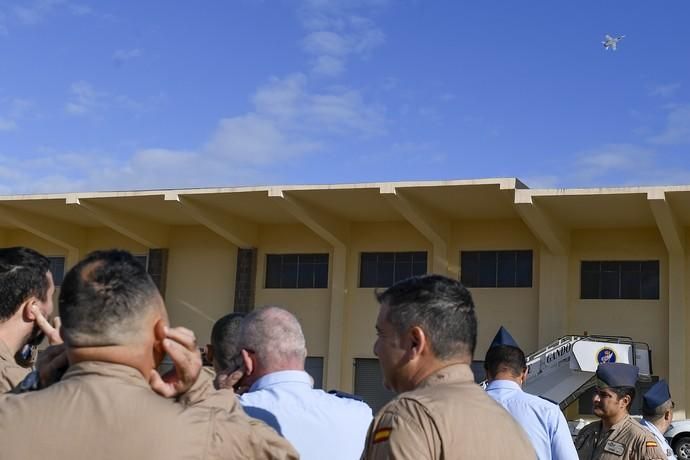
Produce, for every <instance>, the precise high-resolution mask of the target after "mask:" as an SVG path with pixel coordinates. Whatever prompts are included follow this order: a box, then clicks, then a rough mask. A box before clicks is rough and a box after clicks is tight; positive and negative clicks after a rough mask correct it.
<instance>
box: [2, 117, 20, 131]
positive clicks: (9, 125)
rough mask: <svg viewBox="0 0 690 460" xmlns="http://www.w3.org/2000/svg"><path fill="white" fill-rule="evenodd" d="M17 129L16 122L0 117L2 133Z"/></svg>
mask: <svg viewBox="0 0 690 460" xmlns="http://www.w3.org/2000/svg"><path fill="white" fill-rule="evenodd" d="M15 129H17V123H15V122H14V120H9V119H7V118H2V117H0V132H3V131H5V132H6V131H14V130H15Z"/></svg>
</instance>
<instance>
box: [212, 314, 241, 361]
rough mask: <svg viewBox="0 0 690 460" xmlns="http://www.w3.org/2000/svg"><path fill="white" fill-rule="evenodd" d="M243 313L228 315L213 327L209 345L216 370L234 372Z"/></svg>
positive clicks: (238, 350)
mask: <svg viewBox="0 0 690 460" xmlns="http://www.w3.org/2000/svg"><path fill="white" fill-rule="evenodd" d="M244 317H245V313H240V312H237V313H230V314H228V315H225V316H223V317H222V318H220V319H219V320H218V321H216V322H215V324H214V325H213V329H212V330H211V345H213V360H214V361H215V366H216V369H217V370H223V371H226V370H234V369H233V367H234V364H235V362H234V361H235V359H236V357H237V355H238V354H239V353H240V350H241V348H240V330H241V326H242V319H244Z"/></svg>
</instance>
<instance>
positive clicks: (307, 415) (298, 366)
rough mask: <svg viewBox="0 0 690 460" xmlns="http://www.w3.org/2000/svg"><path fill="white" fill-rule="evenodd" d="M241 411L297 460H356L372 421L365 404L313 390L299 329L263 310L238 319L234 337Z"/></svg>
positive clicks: (281, 314)
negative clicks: (291, 449) (278, 437)
mask: <svg viewBox="0 0 690 460" xmlns="http://www.w3.org/2000/svg"><path fill="white" fill-rule="evenodd" d="M240 345H241V347H242V351H241V355H242V362H243V366H244V376H243V378H242V380H241V381H240V384H241V385H244V386H248V387H249V390H248V391H247V393H245V394H243V395H242V396H240V402H241V404H242V406H243V407H244V410H245V411H246V412H247V414H249V415H250V416H252V417H255V418H258V419H260V420H263V421H264V422H266V423H268V424H269V425H271V426H273V428H275V429H276V430H277V431H278V432H279V433H281V434H282V435H283V436H285V438H286V439H287V440H288V441H290V442H291V443H292V444H293V445H294V446H295V448H296V449H297V451H298V452H299V454H300V457H301V458H302V459H303V460H322V459H324V458H327V459H329V460H341V459H342V460H356V459H359V457H360V455H361V453H362V449H363V448H364V439H365V437H366V434H367V428H368V426H369V423H370V422H371V419H372V414H371V409H370V408H369V406H368V405H366V404H365V403H363V402H361V401H358V400H355V399H350V398H342V397H338V396H334V395H331V394H329V393H326V392H324V391H322V390H317V389H314V388H313V381H312V378H311V377H310V376H309V374H307V373H306V372H305V371H304V362H305V359H306V357H307V348H306V345H305V340H304V334H303V333H302V327H301V326H300V324H299V321H297V318H295V316H294V315H292V313H290V312H288V311H286V310H284V309H282V308H278V307H264V308H260V309H257V310H254V311H253V312H251V313H250V314H249V315H247V317H246V318H245V319H244V321H243V323H242V327H241V333H240Z"/></svg>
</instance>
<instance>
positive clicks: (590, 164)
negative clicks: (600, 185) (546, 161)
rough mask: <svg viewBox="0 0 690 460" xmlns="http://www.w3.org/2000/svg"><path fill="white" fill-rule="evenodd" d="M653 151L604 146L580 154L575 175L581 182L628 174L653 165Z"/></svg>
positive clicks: (614, 145)
mask: <svg viewBox="0 0 690 460" xmlns="http://www.w3.org/2000/svg"><path fill="white" fill-rule="evenodd" d="M655 155H656V154H655V152H654V151H653V150H650V149H647V148H644V147H640V146H637V145H632V144H606V145H603V146H601V147H598V148H595V149H592V150H588V151H585V152H582V153H581V154H580V155H579V158H578V160H577V163H576V168H577V169H576V170H575V175H576V176H578V177H580V178H581V179H582V180H583V182H590V181H591V180H593V179H596V178H600V177H603V176H607V175H610V174H618V173H628V172H630V171H634V170H639V169H640V168H642V167H645V166H650V165H651V164H652V163H653V160H654V157H655Z"/></svg>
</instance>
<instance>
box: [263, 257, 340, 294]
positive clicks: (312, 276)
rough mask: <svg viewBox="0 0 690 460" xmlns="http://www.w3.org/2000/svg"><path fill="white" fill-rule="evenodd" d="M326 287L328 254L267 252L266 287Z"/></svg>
mask: <svg viewBox="0 0 690 460" xmlns="http://www.w3.org/2000/svg"><path fill="white" fill-rule="evenodd" d="M327 287H328V254H267V255H266V288H267V289H314V288H327Z"/></svg>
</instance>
